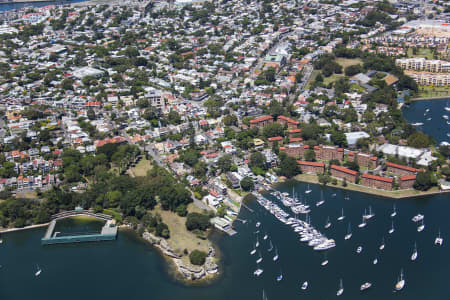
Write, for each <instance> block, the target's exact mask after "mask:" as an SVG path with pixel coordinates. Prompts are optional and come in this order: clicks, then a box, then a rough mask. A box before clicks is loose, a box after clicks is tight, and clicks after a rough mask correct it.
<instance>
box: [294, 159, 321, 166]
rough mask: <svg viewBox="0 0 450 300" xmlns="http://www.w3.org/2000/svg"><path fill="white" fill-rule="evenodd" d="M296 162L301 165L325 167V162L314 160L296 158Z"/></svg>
mask: <svg viewBox="0 0 450 300" xmlns="http://www.w3.org/2000/svg"><path fill="white" fill-rule="evenodd" d="M297 164H299V165H303V166H313V167H325V164H324V163H323V162H314V161H303V160H297Z"/></svg>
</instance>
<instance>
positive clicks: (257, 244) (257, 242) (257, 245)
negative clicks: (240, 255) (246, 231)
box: [255, 234, 259, 248]
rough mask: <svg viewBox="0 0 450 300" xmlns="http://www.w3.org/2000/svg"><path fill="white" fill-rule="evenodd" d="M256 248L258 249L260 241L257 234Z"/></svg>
mask: <svg viewBox="0 0 450 300" xmlns="http://www.w3.org/2000/svg"><path fill="white" fill-rule="evenodd" d="M255 247H256V248H258V247H259V239H258V234H256V244H255Z"/></svg>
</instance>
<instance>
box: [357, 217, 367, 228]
mask: <svg viewBox="0 0 450 300" xmlns="http://www.w3.org/2000/svg"><path fill="white" fill-rule="evenodd" d="M366 225H367V223H366V219H365V218H364V216H363V217H362V223H361V224H359V225H358V227H359V228H363V227H366Z"/></svg>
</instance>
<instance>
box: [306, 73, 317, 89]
mask: <svg viewBox="0 0 450 300" xmlns="http://www.w3.org/2000/svg"><path fill="white" fill-rule="evenodd" d="M319 73H320V71H319V70H314V71H312V72H311V76H309V80H308V82H307V83H306V86H305V88H306V89H311V84H312V83H313V82H314V80H315V79H316V77H317V75H318V74H319Z"/></svg>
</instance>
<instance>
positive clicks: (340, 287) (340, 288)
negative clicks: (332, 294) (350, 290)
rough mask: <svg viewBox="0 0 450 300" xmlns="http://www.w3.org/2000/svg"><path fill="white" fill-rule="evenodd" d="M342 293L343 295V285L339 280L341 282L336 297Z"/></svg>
mask: <svg viewBox="0 0 450 300" xmlns="http://www.w3.org/2000/svg"><path fill="white" fill-rule="evenodd" d="M343 293H344V284H343V283H342V279H341V281H340V282H339V290H338V291H337V293H336V296H338V297H339V296H340V295H342V294H343Z"/></svg>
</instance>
